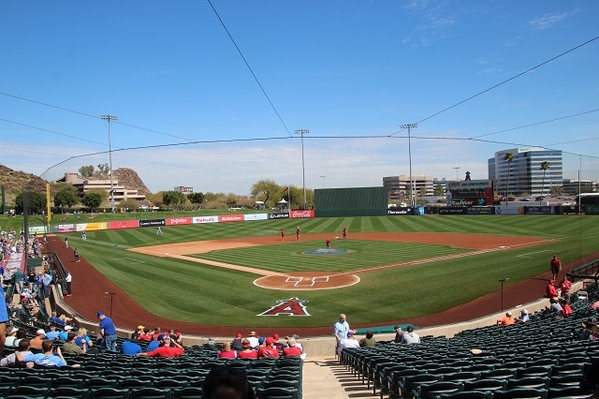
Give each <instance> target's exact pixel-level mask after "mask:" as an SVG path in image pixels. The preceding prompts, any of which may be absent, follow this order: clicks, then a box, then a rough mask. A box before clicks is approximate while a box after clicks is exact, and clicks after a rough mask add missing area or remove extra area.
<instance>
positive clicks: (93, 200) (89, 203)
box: [81, 191, 102, 212]
mask: <svg viewBox="0 0 599 399" xmlns="http://www.w3.org/2000/svg"><path fill="white" fill-rule="evenodd" d="M81 203H82V204H83V205H85V206H86V207H87V208H89V210H90V211H91V212H93V211H94V209H97V208H98V207H99V206H100V204H101V203H102V194H100V193H99V192H97V191H89V192H87V193H85V195H84V196H83V199H82V200H81Z"/></svg>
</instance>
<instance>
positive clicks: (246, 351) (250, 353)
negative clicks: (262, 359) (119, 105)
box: [237, 339, 258, 359]
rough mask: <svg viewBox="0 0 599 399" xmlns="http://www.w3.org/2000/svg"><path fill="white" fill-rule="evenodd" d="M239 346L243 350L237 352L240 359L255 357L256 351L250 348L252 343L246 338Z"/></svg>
mask: <svg viewBox="0 0 599 399" xmlns="http://www.w3.org/2000/svg"><path fill="white" fill-rule="evenodd" d="M241 347H242V348H243V350H242V351H241V352H239V353H238V354H237V357H239V358H240V359H257V358H258V352H256V351H255V350H254V349H252V344H251V343H250V341H248V340H247V339H244V340H243V341H241Z"/></svg>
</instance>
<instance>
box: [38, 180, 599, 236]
mask: <svg viewBox="0 0 599 399" xmlns="http://www.w3.org/2000/svg"><path fill="white" fill-rule="evenodd" d="M375 188H378V187H375ZM329 190H333V191H336V190H345V189H328V190H324V191H329ZM353 190H355V189H353ZM339 193H342V192H341V191H339ZM339 193H338V194H339ZM367 193H368V191H364V192H363V193H362V195H366V194H367ZM336 195H337V194H336ZM385 203H386V200H385ZM362 205H363V204H362ZM374 209H375V208H373V209H371V210H370V211H369V210H368V209H365V208H359V209H354V210H352V209H349V205H348V207H346V209H343V210H340V211H338V212H334V211H318V210H316V211H315V210H292V211H289V212H277V213H230V214H222V215H210V216H181V217H171V218H153V219H140V220H117V221H111V222H87V223H69V224H58V225H52V226H50V230H49V231H46V228H45V226H34V227H30V228H29V233H30V234H44V233H74V232H82V231H98V230H120V229H137V228H148V227H151V228H158V227H163V226H169V227H170V226H186V225H193V224H208V223H241V222H251V221H260V220H281V219H310V218H314V217H333V216H382V215H387V216H413V215H570V214H578V207H577V206H473V207H456V206H427V207H414V208H412V207H392V208H387V207H386V205H385V209H384V210H383V211H382V213H381V212H379V211H376V212H375V210H374ZM376 209H378V208H376ZM583 210H584V214H585V215H598V214H599V206H588V205H586V206H583ZM368 213H371V214H368Z"/></svg>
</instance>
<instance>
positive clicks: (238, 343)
mask: <svg viewBox="0 0 599 399" xmlns="http://www.w3.org/2000/svg"><path fill="white" fill-rule="evenodd" d="M242 337H243V335H242V334H241V333H237V335H236V336H235V338H234V339H233V342H231V347H232V348H233V349H235V350H236V351H240V350H241V349H242V342H243V338H242Z"/></svg>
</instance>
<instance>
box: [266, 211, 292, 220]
mask: <svg viewBox="0 0 599 399" xmlns="http://www.w3.org/2000/svg"><path fill="white" fill-rule="evenodd" d="M268 219H289V214H288V213H286V212H285V213H269V214H268Z"/></svg>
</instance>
